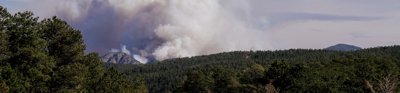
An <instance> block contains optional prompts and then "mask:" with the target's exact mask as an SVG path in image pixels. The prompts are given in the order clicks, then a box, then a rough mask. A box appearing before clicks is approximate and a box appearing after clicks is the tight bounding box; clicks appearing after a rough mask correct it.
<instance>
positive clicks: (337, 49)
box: [325, 44, 362, 51]
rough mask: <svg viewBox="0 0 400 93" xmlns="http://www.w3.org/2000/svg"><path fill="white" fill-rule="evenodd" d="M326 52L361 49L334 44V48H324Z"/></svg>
mask: <svg viewBox="0 0 400 93" xmlns="http://www.w3.org/2000/svg"><path fill="white" fill-rule="evenodd" d="M325 49H326V50H334V51H356V50H360V49H362V48H361V47H358V46H354V45H349V44H336V45H334V46H330V47H328V48H325Z"/></svg>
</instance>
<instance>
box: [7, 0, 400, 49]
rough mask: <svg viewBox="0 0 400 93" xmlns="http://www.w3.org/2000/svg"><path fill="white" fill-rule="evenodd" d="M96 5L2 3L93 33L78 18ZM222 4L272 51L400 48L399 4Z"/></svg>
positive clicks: (331, 0)
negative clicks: (332, 47) (258, 31)
mask: <svg viewBox="0 0 400 93" xmlns="http://www.w3.org/2000/svg"><path fill="white" fill-rule="evenodd" d="M92 1H94V0H58V1H57V0H1V1H0V5H2V6H5V7H7V8H8V9H9V10H10V11H11V12H16V11H25V10H29V11H33V12H34V13H36V14H37V15H38V16H40V17H50V16H54V15H57V16H61V17H62V18H63V19H65V20H67V21H68V22H70V23H71V24H72V25H74V26H75V27H77V28H78V29H81V30H90V29H88V28H85V27H84V26H83V25H82V24H83V23H79V22H82V21H76V20H81V19H82V18H85V17H82V15H83V16H87V15H91V14H90V13H94V12H93V9H91V7H89V6H94V5H96V4H93V3H91V2H92ZM98 1H102V0H98ZM220 2H221V4H222V5H223V6H224V8H229V9H226V10H227V11H232V12H233V13H234V14H235V15H236V16H238V18H240V19H242V20H245V22H246V24H249V25H250V26H252V27H254V28H257V29H261V30H263V31H265V32H266V33H265V37H268V38H267V39H268V41H269V42H270V43H271V45H272V46H273V47H274V49H288V48H324V47H327V46H330V45H334V44H337V43H347V44H354V45H357V46H361V47H364V48H367V47H376V46H386V45H398V44H400V26H398V25H399V24H400V0H248V1H242V0H221V1H220ZM100 6H101V4H100ZM100 18H101V17H100ZM92 21H93V20H92ZM89 23H90V22H86V25H88V24H89ZM89 26H93V25H90V24H89ZM88 36H89V37H90V35H88ZM89 40H90V39H89ZM89 43H90V41H89Z"/></svg>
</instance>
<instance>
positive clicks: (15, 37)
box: [0, 6, 147, 93]
mask: <svg viewBox="0 0 400 93" xmlns="http://www.w3.org/2000/svg"><path fill="white" fill-rule="evenodd" d="M38 19H39V18H37V17H34V16H33V13H32V12H19V13H16V14H14V15H11V14H10V13H8V12H7V10H6V9H5V8H3V7H1V6H0V51H1V52H0V92H1V93H7V92H40V93H49V92H68V93H70V92H73V93H74V92H94V93H95V92H101V91H102V90H104V89H107V88H112V89H113V90H107V92H118V91H120V92H129V93H132V92H133V93H144V92H147V87H146V86H145V85H144V83H143V82H142V81H140V80H141V79H139V78H130V77H128V76H126V75H125V74H122V73H119V72H116V71H114V72H110V71H108V69H106V68H104V65H103V64H102V62H101V60H100V58H99V56H98V54H96V53H89V54H86V55H85V53H84V50H85V45H84V43H83V39H82V35H81V33H80V31H78V30H75V29H73V28H72V27H70V26H69V25H68V24H67V23H66V22H65V21H63V20H61V19H58V18H56V17H53V18H51V19H44V20H43V21H40V22H39V21H38ZM114 77H116V78H114ZM104 81H109V82H108V83H104ZM110 83H111V84H112V85H107V84H110ZM102 84H104V85H102ZM114 87H117V88H114Z"/></svg>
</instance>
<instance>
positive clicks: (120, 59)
mask: <svg viewBox="0 0 400 93" xmlns="http://www.w3.org/2000/svg"><path fill="white" fill-rule="evenodd" d="M101 58H102V60H103V61H104V62H106V63H114V64H142V63H140V62H139V61H137V60H135V59H134V58H133V57H132V56H131V55H128V54H126V53H122V52H111V53H108V54H106V55H104V56H103V57H101Z"/></svg>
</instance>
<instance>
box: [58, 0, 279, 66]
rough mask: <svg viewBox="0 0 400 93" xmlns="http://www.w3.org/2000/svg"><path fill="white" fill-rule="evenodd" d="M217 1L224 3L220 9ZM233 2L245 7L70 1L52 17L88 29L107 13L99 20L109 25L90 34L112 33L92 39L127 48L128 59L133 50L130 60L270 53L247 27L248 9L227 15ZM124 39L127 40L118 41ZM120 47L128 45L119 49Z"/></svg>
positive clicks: (193, 1)
mask: <svg viewBox="0 0 400 93" xmlns="http://www.w3.org/2000/svg"><path fill="white" fill-rule="evenodd" d="M222 1H224V2H225V3H221V2H222ZM226 2H233V3H226ZM236 2H239V3H241V4H243V3H245V2H246V1H243V0H240V1H238V0H93V1H92V0H73V1H69V3H65V4H62V5H63V6H65V7H64V8H65V9H59V10H60V12H62V13H59V12H57V14H58V15H60V14H61V15H63V14H68V16H67V17H66V18H67V19H72V20H81V21H80V22H81V24H83V25H87V24H89V23H90V22H91V21H89V23H86V22H85V20H83V19H85V18H86V19H87V20H88V19H90V18H94V17H99V16H104V15H102V14H101V13H102V12H98V11H107V13H111V14H107V15H110V16H111V17H108V16H107V17H105V18H102V19H107V18H109V20H113V21H104V22H103V24H104V25H95V26H93V28H94V30H98V29H99V30H98V31H101V30H104V29H100V28H102V27H107V28H106V29H109V30H114V31H108V30H107V31H103V32H92V33H94V34H100V36H99V37H101V39H104V38H106V39H113V40H105V41H103V42H101V43H104V42H105V43H106V44H107V42H109V43H119V45H120V44H126V43H128V44H127V45H128V48H127V46H122V49H121V51H122V52H125V53H128V54H130V52H129V50H132V51H133V54H139V55H140V56H141V57H147V58H148V57H152V58H155V59H156V60H164V59H169V58H178V57H190V56H197V55H206V54H212V53H218V52H225V51H236V50H266V49H272V48H271V46H270V44H269V41H268V36H267V34H266V33H265V32H264V31H261V30H259V29H256V28H255V27H252V25H249V24H248V23H247V22H246V20H245V19H246V18H245V17H246V10H248V9H243V10H244V12H240V11H239V12H237V11H231V10H229V9H230V8H232V7H233V8H237V5H231V4H237V3H236ZM67 6H68V7H67ZM79 8H82V9H79ZM245 8H247V7H245ZM61 10H62V11H61ZM91 13H99V14H91ZM239 13H244V14H239ZM82 20H83V21H82ZM87 20H86V21H87ZM94 21H95V22H92V23H94V24H101V22H97V21H98V19H96V20H94ZM89 30H90V29H89ZM91 30H93V29H91ZM109 33H114V34H109ZM84 35H85V32H84ZM89 35H91V34H89ZM109 35H112V36H109ZM125 35H127V36H126V38H128V39H126V38H119V37H123V36H125ZM89 37H90V36H89ZM91 37H94V36H93V35H91ZM103 37H104V38H103ZM107 37H109V38H107ZM114 39H115V40H114ZM129 40H131V41H132V42H129ZM143 40H144V41H143ZM122 41H127V42H124V43H121V42H122ZM143 42H145V43H143ZM129 43H131V44H129ZM138 43H140V44H138ZM112 45H115V44H112ZM96 47H98V46H96ZM114 47H115V46H114ZM89 48H90V44H89ZM109 49H110V48H109ZM146 60H147V59H146Z"/></svg>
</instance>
